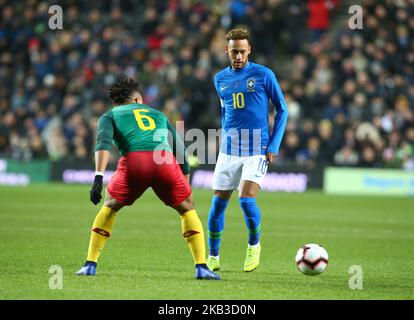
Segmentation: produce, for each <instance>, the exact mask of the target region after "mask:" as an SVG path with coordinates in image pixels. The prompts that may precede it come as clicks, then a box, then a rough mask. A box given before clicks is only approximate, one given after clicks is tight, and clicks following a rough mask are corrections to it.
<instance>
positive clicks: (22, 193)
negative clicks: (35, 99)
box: [0, 184, 414, 300]
mask: <svg viewBox="0 0 414 320" xmlns="http://www.w3.org/2000/svg"><path fill="white" fill-rule="evenodd" d="M88 191H89V186H65V185H61V184H50V185H32V186H29V187H24V188H19V187H0V202H1V206H0V222H1V223H0V238H1V241H0V299H146V300H147V299H151V300H152V299H153V300H164V299H173V300H175V299H177V300H179V299H187V300H191V299H197V300H198V299H203V300H204V299H220V300H221V299H249V300H250V299H252V300H258V299H271V300H273V299H275V300H276V299H413V298H414V272H413V271H414V250H413V247H414V200H413V199H412V198H411V199H410V198H386V197H378V198H374V197H362V196H361V197H345V196H344V197H341V196H327V195H324V194H323V193H321V192H316V191H310V192H307V193H304V194H286V193H266V192H262V193H260V195H259V197H258V203H259V205H260V208H261V212H262V238H261V243H262V258H261V264H260V266H259V268H258V269H257V270H255V271H253V272H251V273H244V272H243V271H242V268H243V261H244V257H245V251H246V241H247V232H246V227H245V224H244V219H243V216H242V213H241V210H240V209H239V206H238V201H237V198H236V197H235V195H234V198H233V199H232V201H231V203H230V205H229V207H228V210H227V215H226V223H225V230H224V234H223V239H222V249H221V256H220V257H221V267H222V270H221V271H219V274H220V275H221V277H222V281H197V280H195V279H193V276H194V269H193V265H192V258H191V255H190V253H189V250H188V247H187V244H186V243H185V241H184V240H183V238H182V237H181V227H180V220H179V218H178V215H177V214H176V213H175V211H174V210H172V209H170V208H168V207H166V206H164V205H163V204H162V203H161V202H160V201H159V200H158V199H157V198H156V197H155V195H154V194H153V192H152V191H151V190H148V191H147V192H146V193H145V194H144V196H143V197H142V198H141V199H139V200H138V201H137V202H136V203H135V205H133V206H132V207H129V208H125V209H123V210H122V211H121V212H120V213H119V215H118V217H117V220H116V222H115V226H114V232H113V235H112V237H111V238H110V239H109V241H108V242H107V245H106V247H105V249H104V251H103V253H102V255H101V258H100V261H99V262H100V263H99V265H98V274H97V276H96V277H79V276H75V275H74V272H75V271H76V270H77V269H79V267H80V266H81V265H82V263H83V262H84V259H85V255H86V251H87V246H88V242H89V230H90V227H91V224H92V221H93V219H94V217H95V214H96V212H97V210H98V207H95V206H93V205H92V204H91V203H90V202H89V200H88ZM194 198H195V201H196V206H197V210H198V213H199V215H200V218H201V220H202V222H203V225H204V229H206V226H207V215H208V209H209V205H210V199H211V192H210V191H201V190H195V191H194ZM312 242H315V243H320V244H322V245H323V246H324V247H325V248H326V249H327V251H328V253H329V256H330V262H329V267H328V269H327V270H326V271H325V272H324V273H323V274H321V275H319V276H316V277H310V276H305V275H303V274H301V273H300V272H299V271H298V270H297V268H296V265H295V261H294V257H295V254H296V251H297V249H298V248H299V247H300V246H301V245H303V244H305V243H312ZM52 265H59V266H61V267H62V270H63V282H62V284H63V287H62V289H55V290H53V289H50V288H49V280H50V277H52V276H53V274H51V273H49V268H50V267H51V266H52ZM352 265H358V266H361V268H362V271H363V278H362V279H363V282H362V285H363V289H361V290H359V289H355V290H352V289H350V288H349V279H350V278H351V277H352V276H353V273H349V268H350V267H351V266H352Z"/></svg>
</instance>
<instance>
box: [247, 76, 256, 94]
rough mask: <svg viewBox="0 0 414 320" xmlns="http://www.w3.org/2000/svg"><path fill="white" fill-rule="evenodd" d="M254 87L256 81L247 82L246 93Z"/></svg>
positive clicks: (251, 79) (249, 80)
mask: <svg viewBox="0 0 414 320" xmlns="http://www.w3.org/2000/svg"><path fill="white" fill-rule="evenodd" d="M255 85H256V80H255V79H253V78H250V79H248V80H247V91H254V86H255Z"/></svg>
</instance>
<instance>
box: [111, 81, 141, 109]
mask: <svg viewBox="0 0 414 320" xmlns="http://www.w3.org/2000/svg"><path fill="white" fill-rule="evenodd" d="M134 91H138V83H136V82H135V81H134V79H127V78H122V79H119V80H117V81H116V82H115V83H114V84H113V85H112V86H111V87H110V88H109V93H108V97H109V99H111V100H112V101H113V102H114V103H115V104H116V105H121V104H124V103H125V102H127V101H128V100H129V99H130V98H131V94H132V93H133V92H134ZM138 92H139V91H138Z"/></svg>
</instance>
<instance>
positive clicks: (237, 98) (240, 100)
mask: <svg viewBox="0 0 414 320" xmlns="http://www.w3.org/2000/svg"><path fill="white" fill-rule="evenodd" d="M233 108H234V109H242V108H244V94H243V92H238V93H233Z"/></svg>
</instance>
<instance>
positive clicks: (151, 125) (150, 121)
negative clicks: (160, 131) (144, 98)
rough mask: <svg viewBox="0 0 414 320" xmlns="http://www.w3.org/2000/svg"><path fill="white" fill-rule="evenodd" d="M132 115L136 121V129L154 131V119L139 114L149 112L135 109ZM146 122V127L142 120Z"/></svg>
mask: <svg viewBox="0 0 414 320" xmlns="http://www.w3.org/2000/svg"><path fill="white" fill-rule="evenodd" d="M133 112H134V115H135V120H137V124H138V127H139V128H140V129H141V130H144V131H147V130H154V129H155V127H156V125H155V121H154V119H152V118H151V117H149V116H147V115H145V114H141V113H142V112H149V110H147V109H135V110H133ZM144 119H145V120H146V121H147V122H148V125H146V124H145V123H144V121H143V120H144Z"/></svg>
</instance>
